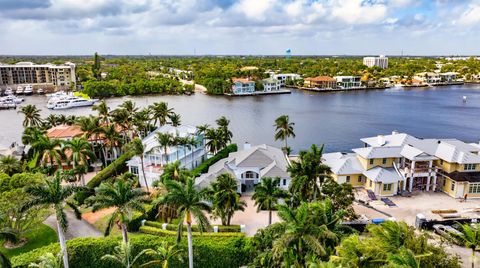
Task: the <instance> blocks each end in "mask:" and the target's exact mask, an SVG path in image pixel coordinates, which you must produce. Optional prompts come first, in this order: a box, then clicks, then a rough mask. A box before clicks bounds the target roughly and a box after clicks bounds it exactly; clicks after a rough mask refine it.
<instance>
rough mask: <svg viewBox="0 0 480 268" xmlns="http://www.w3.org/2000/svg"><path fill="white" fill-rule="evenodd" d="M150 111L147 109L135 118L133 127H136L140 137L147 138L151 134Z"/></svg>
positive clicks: (138, 113) (136, 114) (135, 115)
mask: <svg viewBox="0 0 480 268" xmlns="http://www.w3.org/2000/svg"><path fill="white" fill-rule="evenodd" d="M149 121H150V111H149V109H148V108H145V109H143V110H141V111H139V112H137V113H135V114H134V116H133V126H134V127H135V132H136V134H137V135H138V136H140V137H145V136H147V135H148V133H149V128H150V122H149Z"/></svg>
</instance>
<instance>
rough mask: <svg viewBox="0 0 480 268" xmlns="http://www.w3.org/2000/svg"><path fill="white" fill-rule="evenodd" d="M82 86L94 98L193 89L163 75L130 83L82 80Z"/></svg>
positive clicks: (173, 92) (176, 92) (170, 92)
mask: <svg viewBox="0 0 480 268" xmlns="http://www.w3.org/2000/svg"><path fill="white" fill-rule="evenodd" d="M83 87H84V89H83V92H84V93H86V94H88V95H89V96H90V97H96V98H104V97H111V96H126V95H144V94H183V93H186V92H192V91H193V87H192V86H188V85H186V86H183V85H182V84H181V83H180V82H179V81H177V80H174V79H170V78H163V77H162V78H157V79H155V80H140V81H135V82H132V83H125V82H119V81H115V80H110V81H95V80H90V81H86V82H84V83H83Z"/></svg>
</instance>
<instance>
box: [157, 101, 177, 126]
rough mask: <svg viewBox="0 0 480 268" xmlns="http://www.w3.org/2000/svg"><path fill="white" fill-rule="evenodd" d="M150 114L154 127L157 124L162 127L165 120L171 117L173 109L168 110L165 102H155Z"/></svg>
mask: <svg viewBox="0 0 480 268" xmlns="http://www.w3.org/2000/svg"><path fill="white" fill-rule="evenodd" d="M152 114H153V118H154V119H155V122H154V124H155V125H156V124H157V122H158V123H159V124H160V126H163V125H165V124H166V123H167V118H170V116H172V114H173V109H172V108H168V104H167V103H166V102H163V101H162V102H160V103H158V102H156V103H154V104H153V105H152Z"/></svg>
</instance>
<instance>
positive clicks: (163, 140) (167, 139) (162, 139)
mask: <svg viewBox="0 0 480 268" xmlns="http://www.w3.org/2000/svg"><path fill="white" fill-rule="evenodd" d="M155 139H156V140H157V142H158V146H159V147H160V148H162V149H163V156H164V158H165V159H164V160H165V163H166V164H168V147H170V146H172V145H173V143H174V137H173V135H172V134H170V133H162V132H157V134H156V136H155Z"/></svg>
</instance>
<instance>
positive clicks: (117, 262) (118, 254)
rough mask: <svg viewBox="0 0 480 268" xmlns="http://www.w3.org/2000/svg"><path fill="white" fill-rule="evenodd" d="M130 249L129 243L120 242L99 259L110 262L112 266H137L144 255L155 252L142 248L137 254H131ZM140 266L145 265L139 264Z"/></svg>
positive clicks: (128, 267)
mask: <svg viewBox="0 0 480 268" xmlns="http://www.w3.org/2000/svg"><path fill="white" fill-rule="evenodd" d="M132 251H133V250H132V246H131V245H130V243H125V242H121V243H120V245H119V246H116V247H115V249H114V253H113V254H106V255H103V256H102V258H101V260H103V261H108V262H110V263H111V264H112V267H121V268H132V267H139V261H140V260H141V257H143V256H144V255H147V254H149V253H155V252H154V251H153V250H152V249H144V250H142V251H140V252H139V253H138V254H137V255H133V252H132ZM140 267H145V266H144V265H141V266H140Z"/></svg>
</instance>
